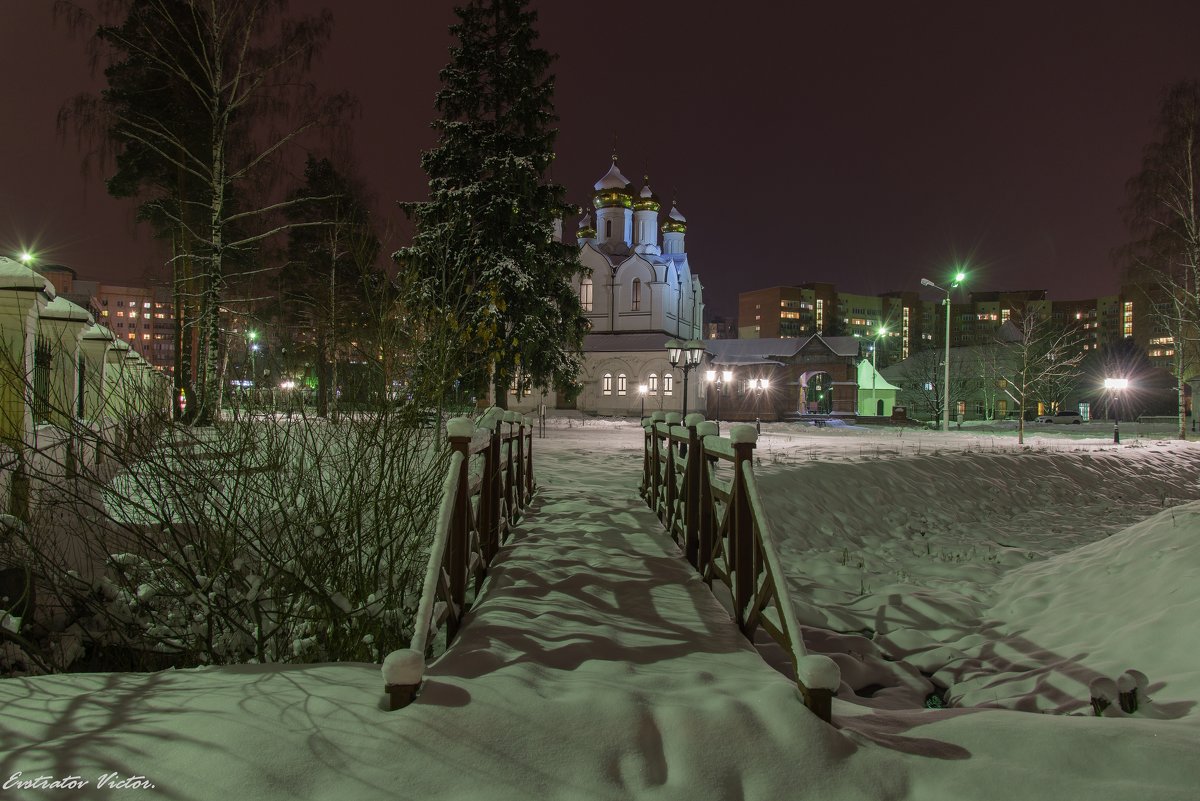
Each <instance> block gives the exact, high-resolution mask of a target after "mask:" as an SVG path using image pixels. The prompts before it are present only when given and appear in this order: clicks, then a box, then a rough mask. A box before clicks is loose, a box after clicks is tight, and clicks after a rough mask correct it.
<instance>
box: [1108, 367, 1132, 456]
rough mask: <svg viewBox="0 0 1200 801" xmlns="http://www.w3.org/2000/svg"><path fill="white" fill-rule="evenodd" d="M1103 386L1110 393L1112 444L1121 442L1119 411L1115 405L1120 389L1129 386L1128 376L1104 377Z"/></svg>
mask: <svg viewBox="0 0 1200 801" xmlns="http://www.w3.org/2000/svg"><path fill="white" fill-rule="evenodd" d="M1104 388H1105V389H1106V390H1108V391H1109V392H1111V393H1112V401H1111V405H1112V409H1113V444H1114V445H1120V444H1121V419H1120V418H1121V412H1120V410H1119V408H1118V406H1117V401H1118V400H1120V395H1121V390H1123V389H1128V388H1129V379H1128V378H1106V379H1104Z"/></svg>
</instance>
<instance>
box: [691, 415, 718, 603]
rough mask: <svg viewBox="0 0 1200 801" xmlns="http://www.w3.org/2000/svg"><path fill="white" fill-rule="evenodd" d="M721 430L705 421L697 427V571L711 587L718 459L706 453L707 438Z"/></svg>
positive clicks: (714, 424) (714, 435)
mask: <svg viewBox="0 0 1200 801" xmlns="http://www.w3.org/2000/svg"><path fill="white" fill-rule="evenodd" d="M719 432H720V429H719V428H718V426H717V424H716V423H714V422H712V421H707V420H706V421H705V422H703V423H701V424H700V425H698V426H696V437H697V446H696V449H697V450H698V451H699V452H700V456H699V458H700V473H701V476H700V481H699V486H700V498H699V505H700V515H699V517H700V519H699V525H698V527H697V532H696V553H697V559H696V570H698V571H699V572H700V575H701V577H703V578H704V579H705V581H706V582H707V583H708V584H709V585H710V586H711V585H712V577H711V576H709V575H708V567H709V563H711V562H712V558H713V534H714V532H715V530H716V520H715V519H714V515H713V495H712V473H713V467H714V465H715V464H716V461H717V457H715V456H709V455H708V454H706V453H704V439H705V437H716V436H719V435H720V434H719Z"/></svg>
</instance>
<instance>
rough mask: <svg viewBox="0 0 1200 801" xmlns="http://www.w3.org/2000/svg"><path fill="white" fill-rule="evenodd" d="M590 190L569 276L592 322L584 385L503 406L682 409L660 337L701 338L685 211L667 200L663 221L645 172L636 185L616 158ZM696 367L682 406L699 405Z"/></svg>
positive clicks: (610, 411) (622, 411)
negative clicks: (576, 266) (576, 263)
mask: <svg viewBox="0 0 1200 801" xmlns="http://www.w3.org/2000/svg"><path fill="white" fill-rule="evenodd" d="M593 188H594V191H593V193H592V210H591V212H589V213H586V214H584V216H583V219H582V220H581V221H580V222H579V229H578V231H577V233H576V241H577V242H578V244H579V260H580V262H581V263H582V264H583V266H584V268H585V269H584V270H583V271H581V272H580V273H579V274H577V275H576V276H575V277H574V278H573V281H574V286H575V289H576V292H577V294H578V297H579V303H580V305H581V307H582V308H583V313H584V316H585V317H587V319H588V322H589V323H590V330H589V333H588V335H587V336H586V337H585V338H584V342H583V354H582V356H583V369H582V371H581V373H580V376H579V379H580V382H581V384H582V385H583V389H582V391H581V392H580V393H579V395H578V397H576V398H575V399H574V401H573V402H569V401H567V399H566V398H565V397H563V396H561V395H559V396H557V397H556V396H554V395H546V396H543V395H541V394H540V393H537V392H535V393H534V394H532V395H528V396H525V397H523V398H520V399H518V398H517V397H516V395H515V394H514V395H513V396H512V397H510V398H509V407H510V408H512V409H516V410H519V411H533V410H536V409H537V408H538V406H539V405H540V404H542V403H544V404H545V406H546V408H547V409H575V410H578V411H580V412H584V413H588V414H601V415H620V416H637V415H638V414H640V413H641V411H642V410H643V409H644V410H645V412H646V413H647V414H648V413H649V412H651V411H656V410H659V409H662V410H664V411H681V410H682V409H683V407H684V397H683V393H684V384H685V382H684V376H683V371H682V369H681V368H673V367H672V366H671V364H670V362H669V361H667V349H666V343H667V341H668V340H670V339H678V340H681V341H686V340H690V339H700V338H701V330H702V321H703V318H704V299H703V290H702V287H701V284H700V279H699V277H698V276H696V275H694V274H693V273H692V269H691V265H690V264H689V263H688V256H687V250H686V247H685V244H684V240H685V238H686V235H687V219H686V218H685V217H684V216H683V214H682V213H681V212H680V211H679V209H678V207H677V206H676V205H675V203H674V202H672V204H671V209H670V211H669V212H667V213H666V215H665V217H663V219H662V220H661V221H660V219H659V217H660V214H661V212H662V203H661V201H660V200H659V198H658V196H657V195H655V193H654V192H653V191H652V190H651V189H650V185H649V179H648V178H647V179H644V182H643V185H642V188H641V190H640V191H635V190H634V189H633V188H632V187H631V185H630V182H629V180H628V179H627V178H626V177H625V176H624V175H622V174H621V171H620V169H618V167H617V159H616V157H615V156H614V157H613V161H612V164H611V166H610V167H609V169H608V172H607V173H605V174H604V176H603V177H602V178H601V179H600V180H599V181H597V182H596V184H595V186H594V187H593ZM593 215H594V216H593ZM660 233H661V235H662V238H661V242H660V239H659V234H660ZM699 373H700V371H698V370H693V371H692V372H691V374H690V376H689V379H690V385H689V386H688V394H689V396H690V397H689V398H688V399H687V400H688V402H687V409H688V410H689V411H698V410H702V409H703V406H704V392H703V387H702V381H701V379H700V374H699Z"/></svg>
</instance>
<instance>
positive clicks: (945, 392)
mask: <svg viewBox="0 0 1200 801" xmlns="http://www.w3.org/2000/svg"><path fill="white" fill-rule="evenodd" d="M966 278H967V276H966V273H963V272H961V271H959V272H957V273H955V274H954V283H952V284H951V285H950V289H954V288H955V287H957V286H958V285H959V284H961V283H962V282H963V281H965V280H966ZM921 286H928V287H933V288H934V289H936V290H938V291H939V292H945V293H946V299H945V301H943V302H944V303H945V304H946V371H945V374H944V378H943V383H942V431H945V432H949V431H950V289H943V288H942V287H940V286H938V285H937V284H935V283H933V282H932V281H930V280H929V279H928V278H922V279H921Z"/></svg>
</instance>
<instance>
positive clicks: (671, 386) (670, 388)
mask: <svg viewBox="0 0 1200 801" xmlns="http://www.w3.org/2000/svg"><path fill="white" fill-rule="evenodd" d="M674 391H675V376H673V375H671V374H670V373H663V394H664V395H670V394H671V393H672V392H674Z"/></svg>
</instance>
